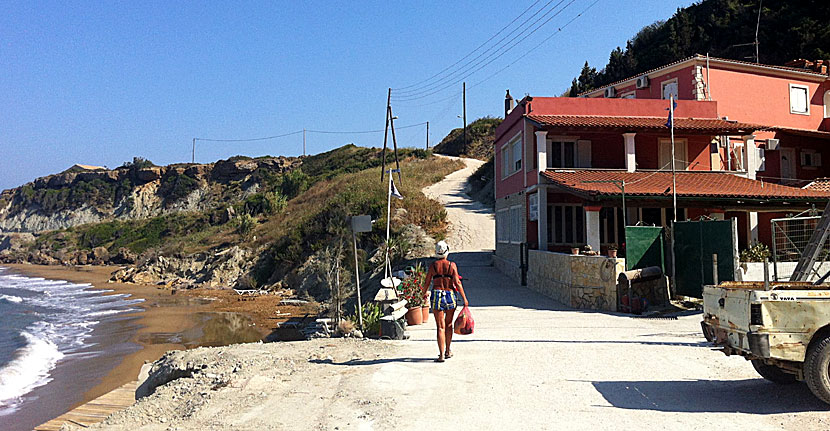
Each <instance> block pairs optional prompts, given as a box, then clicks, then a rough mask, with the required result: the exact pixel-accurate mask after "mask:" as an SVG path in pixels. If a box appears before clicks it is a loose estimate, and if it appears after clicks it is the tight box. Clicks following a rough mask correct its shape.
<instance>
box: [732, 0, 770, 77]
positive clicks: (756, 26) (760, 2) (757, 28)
mask: <svg viewBox="0 0 830 431" xmlns="http://www.w3.org/2000/svg"><path fill="white" fill-rule="evenodd" d="M763 3H764V0H758V21H757V22H756V23H755V42H749V43H739V44H737V45H732V46H730V48H735V47H738V46H749V45H754V46H755V63H760V61H759V60H758V59H759V51H760V50H759V45H760V44H759V43H758V31H759V30H760V29H761V8H762V6H763ZM744 58H746V59H750V58H752V56H749V57H744Z"/></svg>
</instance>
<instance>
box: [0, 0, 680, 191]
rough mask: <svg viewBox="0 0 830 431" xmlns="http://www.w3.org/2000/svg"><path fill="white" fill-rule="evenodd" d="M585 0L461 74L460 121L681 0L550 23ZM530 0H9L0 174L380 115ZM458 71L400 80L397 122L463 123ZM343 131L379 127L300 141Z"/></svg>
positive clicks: (289, 142) (242, 149) (546, 85)
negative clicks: (438, 79)
mask: <svg viewBox="0 0 830 431" xmlns="http://www.w3.org/2000/svg"><path fill="white" fill-rule="evenodd" d="M592 2H593V0H588V1H586V0H573V1H571V0H566V1H563V2H561V3H560V2H559V1H553V2H552V3H550V6H549V8H552V7H554V6H555V5H556V4H560V6H559V7H558V8H557V9H556V10H557V11H559V10H560V9H561V10H562V11H561V13H560V14H559V15H556V16H555V17H554V18H553V19H551V20H550V21H549V22H548V23H547V24H546V25H545V26H544V27H542V28H541V29H539V30H538V31H537V32H535V33H533V34H532V35H531V36H530V37H528V38H527V39H526V40H524V41H523V42H522V43H520V44H518V45H516V46H515V47H514V48H512V50H510V51H508V52H506V53H505V54H503V55H502V56H501V57H499V58H498V59H497V60H495V61H493V62H492V63H490V64H489V65H488V66H486V67H484V68H482V69H481V70H480V71H478V72H476V73H474V74H473V75H471V76H468V77H466V78H464V79H465V80H466V82H467V86H468V92H467V118H468V121H472V120H473V119H475V118H478V117H482V116H485V115H501V114H502V111H503V98H504V90H505V89H507V88H509V89H510V90H511V94H513V95H514V96H522V95H524V94H525V93H530V94H532V95H537V96H552V95H559V94H561V93H562V92H563V91H564V90H565V89H566V88H567V87H568V86H569V84H570V81H571V79H572V78H573V77H574V76H576V75H577V74H578V73H579V69H580V68H581V66H582V64H583V63H584V62H585V60H588V61H589V62H590V63H591V64H592V65H595V66H598V67H599V66H602V65H604V64H605V62H606V61H607V58H608V54H609V52H610V50H612V49H613V48H615V47H616V46H618V45H624V44H625V41H626V40H627V39H628V38H630V37H631V36H633V35H634V34H635V33H636V32H637V31H638V30H639V29H640V28H642V27H643V26H645V25H648V24H651V23H653V22H654V21H657V20H664V19H667V18H669V17H670V16H671V15H672V14H673V13H674V12H675V10H676V9H677V8H678V7H683V6H687V5H689V4H691V1H690V0H684V1H678V0H667V1H662V0H639V1H628V0H625V1H613V0H599V1H598V2H597V3H596V4H595V5H594V6H593V7H591V8H590V9H588V10H587V12H585V13H584V14H583V15H582V16H581V17H580V18H578V19H576V20H575V21H573V22H572V23H571V24H570V25H568V26H567V27H565V28H564V29H562V30H561V31H557V30H558V29H559V28H560V27H562V26H564V25H565V24H566V23H567V22H568V21H570V20H571V19H573V18H574V17H575V16H576V15H577V14H578V13H580V12H581V11H583V10H584V9H586V7H588V5H590V4H591V3H592ZM174 3H177V2H174ZM546 3H547V1H546V0H542V1H539V2H538V3H535V6H533V8H532V9H531V12H529V13H527V14H526V15H525V16H524V17H523V18H522V19H520V20H519V21H517V22H516V23H514V24H513V25H511V26H509V29H508V30H506V32H509V31H511V30H512V29H514V28H516V29H519V30H517V33H518V32H519V31H521V28H522V26H521V25H520V23H521V22H523V21H524V19H525V18H526V17H527V16H529V15H530V14H531V13H532V11H534V10H536V9H538V8H540V7H542V6H543V5H545V4H546ZM531 5H534V0H526V1H518V2H503V1H502V2H496V1H464V2H446V1H434V2H433V1H429V2H428V1H417V2H371V1H360V2H344V1H343V2H341V1H308V2H305V1H303V2H289V1H285V2H276V1H275V2H237V3H234V4H231V3H230V2H227V3H220V2H191V3H189V4H181V5H178V4H177V5H175V6H172V3H170V2H149V1H141V2H126V1H122V2H75V3H73V2H69V1H56V2H46V1H44V2H12V1H9V2H2V3H0V112H2V114H0V189H5V188H10V187H15V186H18V185H21V184H23V183H25V182H28V181H31V180H33V179H34V178H36V177H39V176H43V175H48V174H51V173H56V172H60V171H62V170H64V169H66V168H68V167H69V166H71V165H72V164H74V163H85V164H93V165H105V166H108V167H110V168H113V167H117V166H119V165H121V164H122V163H123V162H125V161H127V160H131V159H132V157H133V156H142V157H145V158H148V159H150V160H152V161H153V162H155V163H156V164H169V163H177V162H189V161H190V156H191V154H190V152H191V140H192V138H194V137H202V138H217V139H234V138H256V137H261V136H272V135H278V134H282V133H289V132H293V131H296V130H302V129H303V128H306V129H312V130H330V131H363V130H375V129H382V128H383V125H384V114H385V103H386V91H387V88H388V87H393V88H400V87H406V86H409V85H412V84H416V83H418V82H420V81H423V80H425V79H427V78H429V77H430V76H432V75H434V74H435V73H436V72H439V71H441V70H442V69H444V68H445V67H447V66H450V65H451V64H453V63H455V62H456V61H457V60H459V59H461V58H462V57H464V56H465V55H467V54H468V53H469V52H471V51H472V50H474V49H475V48H476V47H477V46H479V45H480V44H482V43H483V42H485V41H486V40H487V39H488V38H490V37H491V36H493V35H494V34H495V33H496V32H498V31H499V30H500V29H502V27H504V26H505V25H506V24H508V23H509V22H510V21H511V20H512V19H513V18H515V17H516V16H517V15H519V14H520V13H521V12H522V11H523V10H525V9H526V8H528V7H530V6H531ZM566 5H569V6H567V8H564V9H563V7H564V6H566ZM551 15H553V14H549V15H547V16H548V17H550V16H551ZM538 16H539V15H537V18H538ZM554 33H556V34H555V36H553V37H552V38H550V40H548V41H547V42H545V43H544V44H542V45H541V46H539V47H538V48H537V49H536V50H534V51H532V52H530V54H527V55H525V54H526V53H527V52H528V50H530V49H531V48H533V47H535V46H537V45H538V44H539V43H540V42H541V41H542V40H543V39H545V38H547V37H548V36H550V35H551V34H554ZM502 34H505V33H502ZM525 34H527V33H525ZM500 37H501V36H499V37H497V38H496V39H494V40H493V41H492V42H491V44H493V43H495V42H497V41H498V40H499V38H500ZM508 40H516V39H508ZM505 44H506V45H505V47H506V46H510V45H511V44H507V42H505ZM477 54H478V53H477ZM477 54H475V55H473V56H472V57H470V58H475V56H476V55H477ZM523 55H524V57H522V56H523ZM520 57H522V58H520ZM492 58H493V57H490V59H492ZM487 61H489V60H487ZM465 63H466V61H465V62H462V63H461V64H460V65H463V64H465ZM482 64H483V63H482ZM460 65H459V66H460ZM453 70H456V68H454V69H451V70H450V71H453ZM499 71H500V72H499ZM496 72H499V73H497V74H495V75H494V73H496ZM460 75H463V74H459V75H457V76H451V77H449V78H458V79H448V80H447V81H446V82H447V84H446V85H448V86H449V87H448V88H446V89H442V88H440V87H442V86H438V85H436V86H435V87H438V88H437V89H436V90H440V91H437V92H436V93H435V94H434V95H430V96H429V97H424V98H421V99H417V100H410V101H404V100H403V99H404V98H405V97H404V96H406V93H400V94H401V95H400V96H398V98H399V99H401V100H399V101H397V102H394V103H393V110H394V112H395V115H397V116H398V117H399V120H398V121H397V122H396V124H397V125H398V126H405V125H409V124H416V123H421V122H424V121H430V140H431V141H432V142H435V143H437V142H438V141H440V139H441V138H442V137H444V136H445V135H446V133H448V132H449V131H450V130H451V129H452V128H454V127H459V126H460V125H461V120H460V119H459V118H458V117H457V115H460V114H461V97H460V90H461V84H460V78H461V76H460ZM485 79H486V80H485ZM442 82H444V81H442ZM431 83H432V82H431V81H428V82H427V84H431ZM414 88H415V89H417V88H418V87H417V86H416V87H414ZM427 90H429V88H428V89H427ZM430 92H431V91H425V93H430ZM416 95H421V94H416ZM398 138H399V143H400V144H401V145H402V146H423V145H424V144H425V139H426V136H425V128H424V127H420V126H419V127H413V128H409V129H401V130H399V133H398ZM349 142H354V143H355V144H357V145H363V146H381V145H382V143H383V135H382V133H373V134H372V133H370V134H319V133H309V134H308V135H307V146H308V152H309V153H317V152H321V151H326V150H329V149H332V148H335V147H337V146H340V145H343V144H346V143H349ZM197 145H198V146H197V151H196V161H197V162H203V163H207V162H212V161H215V160H217V159H220V158H227V157H230V156H233V155H236V154H244V155H250V156H257V155H263V154H271V155H281V154H282V155H298V154H301V153H302V135H301V134H299V135H292V136H289V137H286V138H281V139H275V140H270V141H260V142H252V143H208V142H204V143H201V142H200V143H198V144H197Z"/></svg>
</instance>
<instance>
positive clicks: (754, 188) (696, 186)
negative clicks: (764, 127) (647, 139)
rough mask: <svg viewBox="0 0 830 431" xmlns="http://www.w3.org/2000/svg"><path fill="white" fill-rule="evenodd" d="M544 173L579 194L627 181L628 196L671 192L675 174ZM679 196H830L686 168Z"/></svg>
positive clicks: (606, 191)
mask: <svg viewBox="0 0 830 431" xmlns="http://www.w3.org/2000/svg"><path fill="white" fill-rule="evenodd" d="M542 176H543V177H544V178H546V179H547V180H549V183H550V184H553V185H555V186H558V187H560V188H563V189H565V190H566V191H568V192H570V193H574V194H578V195H586V196H597V197H598V196H603V195H605V196H609V195H615V196H619V195H620V194H621V193H620V188H619V187H618V186H617V185H616V184H614V183H612V181H618V182H619V181H625V194H626V196H644V197H646V196H648V197H671V196H672V190H671V187H672V174H671V172H666V171H651V172H643V171H638V172H626V171H612V170H573V171H565V170H559V171H557V170H548V171H545V172H542ZM602 181H604V182H602ZM677 196H678V197H684V198H734V199H762V200H765V199H786V200H798V201H804V200H823V199H830V189H828V190H827V191H824V190H810V189H800V188H796V187H788V186H782V185H780V184H775V183H768V182H763V181H757V180H750V179H748V178H744V177H739V176H737V175H733V174H730V173H723V172H705V171H683V172H677Z"/></svg>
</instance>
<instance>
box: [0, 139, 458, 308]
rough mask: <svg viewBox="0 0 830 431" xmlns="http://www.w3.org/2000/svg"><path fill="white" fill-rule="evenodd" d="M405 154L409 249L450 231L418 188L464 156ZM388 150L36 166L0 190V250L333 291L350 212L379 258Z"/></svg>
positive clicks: (365, 246) (139, 271)
mask: <svg viewBox="0 0 830 431" xmlns="http://www.w3.org/2000/svg"><path fill="white" fill-rule="evenodd" d="M400 157H401V165H402V166H401V169H402V171H403V183H402V184H399V185H398V187H399V189H400V190H401V192H402V193H403V194H404V196H405V199H404V200H402V201H397V200H396V201H395V202H394V203H393V210H394V211H395V218H394V219H393V223H392V228H393V238H394V239H395V244H397V248H396V256H398V257H403V256H405V255H406V254H407V253H408V252H410V251H411V250H412V249H413V247H415V246H417V244H416V243H417V241H418V240H419V239H420V240H422V241H423V240H424V239H425V238H426V237H427V235H428V234H429V235H432V236H434V237H440V236H441V235H442V234H443V232H444V230H445V221H444V220H445V217H446V214H445V213H444V211H443V208H442V207H441V206H440V205H438V204H437V203H436V202H434V201H430V200H427V199H425V198H424V196H423V194H422V193H421V192H420V189H421V188H422V187H424V186H426V185H428V184H431V183H432V182H435V181H438V180H439V179H441V178H443V176H444V175H446V174H447V173H449V172H452V171H453V170H455V169H457V168H458V167H459V164H458V163H457V162H453V161H450V160H446V159H440V158H436V157H432V156H431V154H430V153H429V152H427V151H424V150H415V149H403V150H401V151H400ZM381 161H382V160H381V157H380V150H378V149H372V148H361V147H356V146H354V145H347V146H344V147H341V148H338V149H335V150H332V151H329V152H326V153H323V154H318V155H314V156H308V157H304V158H273V157H265V158H257V159H251V158H247V157H235V158H232V159H229V160H225V161H220V162H216V163H213V164H207V165H172V166H164V167H158V166H150V164H149V163H147V162H144V161H142V162H141V163H136V164H128V165H127V166H125V167H122V168H119V169H116V170H112V171H102V172H80V173H77V172H65V173H61V174H57V175H53V176H48V177H44V178H39V179H38V180H36V181H34V182H33V183H30V184H26V185H24V186H22V187H19V188H16V189H12V190H7V191H5V192H3V195H2V199H3V201H2V202H0V203H2V206H0V208H2V211H0V229H3V230H2V231H0V262H3V261H5V262H32V263H44V264H64V265H74V264H87V263H94V264H103V263H110V264H119V265H127V267H126V268H125V269H124V270H122V271H120V272H118V273H116V274H115V275H114V278H115V279H117V280H122V281H132V282H143V283H165V284H175V285H222V286H242V287H257V288H269V289H289V290H290V291H291V292H293V293H294V294H296V295H300V296H304V295H311V296H313V297H315V298H317V299H320V300H324V299H326V296H327V290H326V289H324V288H323V287H322V286H321V285H322V281H321V280H320V279H319V277H317V276H316V275H315V272H316V271H314V270H313V269H314V268H313V267H314V264H315V262H316V261H319V260H320V256H322V255H324V254H325V252H327V251H330V249H331V247H333V246H335V245H338V246H339V247H340V259H341V260H342V261H343V262H344V266H345V262H348V261H349V259H353V257H352V253H351V252H350V251H349V253H348V255H346V254H344V249H345V248H344V244H349V242H350V240H351V234H350V232H349V231H348V224H347V221H348V219H347V217H348V216H350V215H356V214H369V215H371V216H372V218H373V219H376V220H377V223H376V224H375V226H376V228H375V230H374V231H373V232H371V233H367V234H363V235H362V236H361V240H360V245H359V246H360V248H361V250H362V251H361V252H360V253H359V257H360V258H361V261H362V265H363V266H364V269H365V270H367V271H368V272H370V273H371V272H372V271H373V270H374V269H375V268H374V266H375V264H376V262H373V261H372V260H371V257H372V256H373V254H375V253H376V252H377V249H378V247H380V246H381V245H382V244H381V243H382V242H383V238H384V230H385V229H384V227H385V220H386V219H385V209H386V187H385V185H384V184H382V183H380V181H379V176H380V175H379V174H380V172H379V166H380V164H381ZM392 161H393V159H392V157H391V155H390V156H389V157H387V163H391V162H392ZM79 214H80V216H79ZM32 220H37V223H33V222H32ZM85 222H86V223H85ZM9 226H11V227H12V228H13V229H8V227H9ZM53 226H54V227H58V228H57V229H49V228H50V227H53ZM10 230H16V231H17V232H15V233H10V232H9V231H10ZM4 232H5V233H4ZM20 232H24V233H20ZM346 240H348V241H349V242H346ZM346 250H348V249H346ZM347 258H348V259H347ZM348 267H351V265H348Z"/></svg>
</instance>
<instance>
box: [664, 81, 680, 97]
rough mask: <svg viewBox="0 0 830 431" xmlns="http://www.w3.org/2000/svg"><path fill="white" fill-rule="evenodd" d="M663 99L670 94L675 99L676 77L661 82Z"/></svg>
mask: <svg viewBox="0 0 830 431" xmlns="http://www.w3.org/2000/svg"><path fill="white" fill-rule="evenodd" d="M662 88H663V93H662V94H663V99H666V100H668V99H669V98H670V97H671V96H674V99H675V100H677V94H678V93H677V78H674V79H672V80H669V81H665V82H663V85H662Z"/></svg>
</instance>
